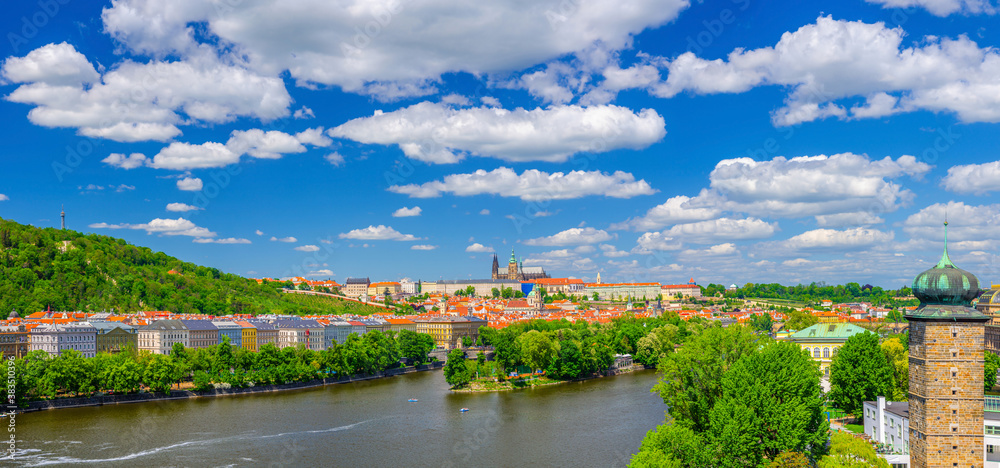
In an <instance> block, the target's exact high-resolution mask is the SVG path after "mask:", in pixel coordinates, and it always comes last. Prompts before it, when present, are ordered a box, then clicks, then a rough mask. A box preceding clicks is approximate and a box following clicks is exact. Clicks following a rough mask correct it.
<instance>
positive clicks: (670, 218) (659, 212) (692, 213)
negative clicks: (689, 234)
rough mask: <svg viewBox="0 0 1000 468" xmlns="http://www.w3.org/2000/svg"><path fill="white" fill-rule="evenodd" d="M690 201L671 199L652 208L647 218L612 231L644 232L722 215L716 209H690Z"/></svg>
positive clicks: (627, 223) (617, 227)
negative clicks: (630, 230)
mask: <svg viewBox="0 0 1000 468" xmlns="http://www.w3.org/2000/svg"><path fill="white" fill-rule="evenodd" d="M690 200H691V198H690V197H686V196H684V195H678V196H676V197H672V198H669V199H668V200H667V201H666V202H664V203H663V204H661V205H657V206H655V207H653V208H651V209H650V210H649V211H647V212H646V215H645V216H641V217H638V218H633V219H628V220H626V221H624V222H622V223H616V224H613V225H612V226H611V229H614V230H618V229H630V228H631V229H635V230H642V231H646V230H650V229H660V228H663V227H665V226H669V225H671V224H677V223H689V222H691V221H704V220H708V219H712V218H716V217H718V216H719V214H720V213H721V210H720V209H719V208H715V207H700V208H696V207H690V206H689V203H688V202H689V201H690Z"/></svg>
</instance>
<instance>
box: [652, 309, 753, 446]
mask: <svg viewBox="0 0 1000 468" xmlns="http://www.w3.org/2000/svg"><path fill="white" fill-rule="evenodd" d="M764 339H766V338H763V337H759V336H757V335H755V334H754V333H753V332H751V331H750V329H749V328H747V327H743V326H730V327H726V328H722V327H711V328H707V329H705V331H703V332H702V333H701V334H699V335H697V336H695V337H693V338H691V339H689V340H688V341H687V342H686V343H684V346H683V347H681V348H680V349H679V350H678V351H677V352H675V353H672V354H669V355H667V357H666V358H664V359H663V360H662V361H661V362H660V368H659V370H660V379H659V381H658V382H657V384H656V385H655V386H654V387H653V391H654V392H656V393H658V394H659V395H660V397H661V398H663V402H664V403H666V404H667V406H668V407H669V409H668V411H669V412H670V415H671V416H673V417H674V419H676V420H677V423H678V424H682V425H684V426H687V427H690V428H692V429H693V430H695V431H696V432H703V431H705V430H707V429H708V426H709V411H710V410H711V409H712V408H713V407H714V406H715V403H716V400H718V399H719V398H721V396H722V377H723V375H725V373H726V371H728V370H729V368H730V367H731V366H732V365H733V364H735V363H736V362H737V361H738V360H739V359H740V358H741V357H743V356H745V355H747V354H749V353H751V352H753V351H754V350H756V348H757V346H758V344H759V342H760V341H761V340H764Z"/></svg>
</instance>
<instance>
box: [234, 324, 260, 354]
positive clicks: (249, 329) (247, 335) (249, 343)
mask: <svg viewBox="0 0 1000 468" xmlns="http://www.w3.org/2000/svg"><path fill="white" fill-rule="evenodd" d="M236 324H237V325H239V326H241V327H243V349H245V350H247V351H257V327H255V326H254V325H253V324H252V323H250V322H247V321H244V320H238V321H236Z"/></svg>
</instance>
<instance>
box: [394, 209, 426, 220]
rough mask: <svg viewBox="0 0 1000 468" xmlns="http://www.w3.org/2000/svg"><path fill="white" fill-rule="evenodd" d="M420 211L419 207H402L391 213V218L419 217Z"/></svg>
mask: <svg viewBox="0 0 1000 468" xmlns="http://www.w3.org/2000/svg"><path fill="white" fill-rule="evenodd" d="M421 211H422V210H421V209H420V207H419V206H414V207H413V208H407V207H405V206H404V207H402V208H400V209H398V210H396V211H393V212H392V217H394V218H406V217H410V216H420V212H421Z"/></svg>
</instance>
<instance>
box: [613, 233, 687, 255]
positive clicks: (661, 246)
mask: <svg viewBox="0 0 1000 468" xmlns="http://www.w3.org/2000/svg"><path fill="white" fill-rule="evenodd" d="M635 242H636V248H635V249H633V250H632V252H630V253H638V254H647V253H650V252H652V251H662V250H680V249H681V247H683V245H682V244H681V242H680V241H679V240H677V239H675V238H673V237H670V236H668V235H666V234H665V233H662V232H646V233H643V234H642V235H641V236H639V238H638V239H636V241H635ZM623 256H624V255H623Z"/></svg>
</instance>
